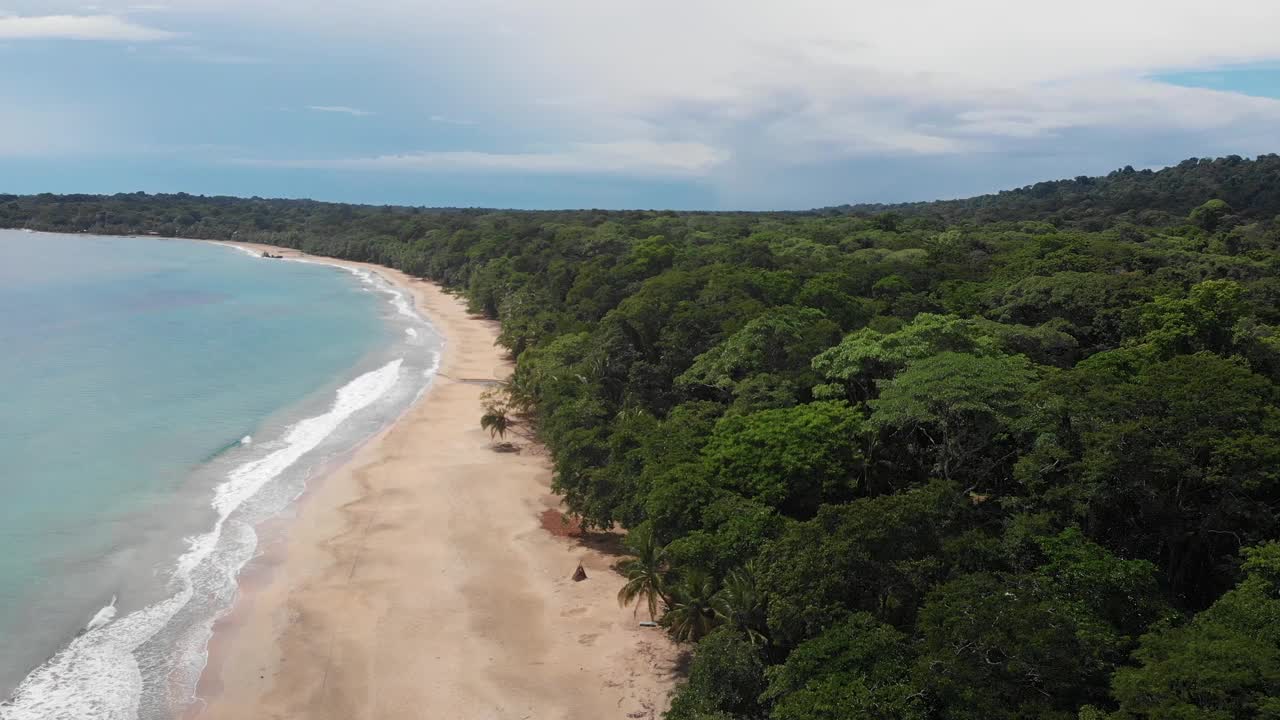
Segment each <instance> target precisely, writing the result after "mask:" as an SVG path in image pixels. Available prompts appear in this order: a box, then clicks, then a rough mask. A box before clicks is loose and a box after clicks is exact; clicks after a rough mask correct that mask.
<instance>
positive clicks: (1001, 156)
mask: <svg viewBox="0 0 1280 720" xmlns="http://www.w3.org/2000/svg"><path fill="white" fill-rule="evenodd" d="M1276 28H1280V3H1277V2H1274V0H1222V1H1221V2H1218V3H1206V2H1204V1H1203V0H1196V1H1195V2H1186V1H1184V0H1162V1H1159V2H1156V1H1154V0H1144V1H1142V2H1136V1H1133V0H1075V1H1074V2H1071V3H1037V2H1026V0H1017V1H1015V0H966V1H965V2H956V1H955V0H894V1H893V2H888V1H886V0H874V1H872V0H845V2H835V1H834V0H823V1H821V2H819V1H816V0H786V1H785V2H784V1H781V0H647V2H641V3H637V2H625V3H624V2H615V1H614V0H454V1H452V2H442V1H439V0H270V1H267V0H167V1H166V0H156V1H155V2H126V1H119V2H117V1H115V0H97V2H94V3H83V2H61V1H60V0H39V1H36V0H0V192H10V193H32V192H88V193H114V192H133V191H138V190H143V191H147V192H178V191H183V192H190V193H198V194H226V195H240V196H252V195H257V196H263V197H311V198H317V199H322V200H334V201H345V202H361V203H377V204H384V203H385V204H412V205H428V206H484V207H518V208H535V209H539V208H660V209H667V208H669V209H717V210H725V209H751V210H763V209H804V208H812V207H822V206H828V205H838V204H843V203H858V202H896V201H913V200H928V199H935V198H951V197H965V196H971V195H975V194H981V193H985V192H991V191H995V190H999V189H1003V188H1009V187H1017V186H1021V185H1025V184H1028V183H1032V182H1036V181H1039V180H1046V179H1056V178H1060V177H1074V176H1077V175H1094V174H1103V173H1106V172H1109V171H1111V170H1114V169H1116V168H1118V167H1122V166H1125V165H1132V166H1134V167H1138V168H1144V167H1161V166H1165V165H1170V164H1174V163H1177V162H1178V161H1180V160H1182V159H1185V158H1187V157H1213V156H1221V155H1228V154H1237V155H1243V156H1254V155H1257V154H1260V153H1270V152H1280V35H1278V34H1277V33H1276Z"/></svg>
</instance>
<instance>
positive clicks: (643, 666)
mask: <svg viewBox="0 0 1280 720" xmlns="http://www.w3.org/2000/svg"><path fill="white" fill-rule="evenodd" d="M244 247H249V248H251V249H254V250H256V251H261V250H263V249H266V247H265V246H254V245H244ZM271 249H272V250H273V252H279V253H280V254H283V255H286V256H296V255H298V253H296V252H295V251H291V250H285V249H279V248H271ZM312 259H315V260H317V261H323V262H332V263H334V264H349V265H358V266H360V267H364V268H366V269H370V270H373V271H375V272H377V273H379V274H380V275H382V276H383V277H385V278H387V279H388V280H390V281H392V282H394V283H396V284H397V285H399V286H401V287H404V288H407V289H408V290H410V291H411V292H412V293H413V296H414V298H415V302H416V304H417V308H418V309H419V311H420V312H422V313H423V314H425V315H426V316H427V317H428V318H429V319H430V320H431V322H432V323H434V324H435V325H436V327H437V328H438V329H439V330H440V331H441V332H442V333H443V334H444V335H445V337H446V342H447V344H446V347H445V351H444V356H443V358H442V361H441V366H440V374H439V376H438V377H437V378H436V380H435V382H434V385H433V386H432V388H431V389H430V390H429V391H428V392H427V393H426V394H425V395H424V396H423V397H422V398H421V399H420V400H419V401H418V403H417V404H416V405H414V406H413V407H412V408H411V409H410V410H409V411H408V412H407V413H406V414H405V415H404V416H403V417H402V418H401V419H400V420H399V421H398V422H397V423H395V424H394V425H393V426H392V427H391V428H389V429H388V430H386V431H385V432H383V433H382V434H380V435H379V436H378V437H376V438H374V439H373V440H371V441H370V442H368V443H367V444H366V445H365V446H364V447H362V448H361V449H360V450H359V451H357V452H356V454H355V455H354V456H353V457H352V459H351V460H350V461H349V462H348V463H347V464H346V465H344V466H343V467H341V468H339V469H337V470H336V471H335V472H333V473H332V474H330V475H328V476H327V477H325V478H324V479H322V480H320V481H318V482H316V483H315V486H314V487H313V488H311V489H309V490H308V492H307V494H306V495H304V497H303V498H302V499H300V500H299V502H298V504H297V505H296V506H295V508H294V511H293V513H292V517H288V518H284V519H281V520H280V521H277V522H276V523H275V524H274V527H273V528H266V529H264V532H263V536H264V542H263V544H262V547H260V555H259V557H257V558H255V560H254V561H252V562H251V563H250V565H249V566H248V567H247V568H246V570H245V572H244V573H243V574H242V576H241V593H240V598H239V599H238V600H237V603H236V606H235V608H234V609H233V610H232V611H231V613H230V614H229V615H228V616H227V617H226V618H224V619H223V620H221V621H220V622H219V623H218V625H217V626H216V628H215V631H214V637H213V640H212V642H211V644H210V657H209V665H208V667H207V668H206V669H205V673H204V675H203V676H202V678H201V681H200V686H199V688H198V690H197V695H198V696H199V697H200V698H201V702H200V703H197V704H196V705H195V706H193V707H192V709H191V712H190V713H188V716H189V717H196V718H199V720H267V719H276V718H290V719H293V718H307V719H315V720H319V719H327V718H332V719H333V720H364V719H368V720H375V719H376V720H395V719H397V718H406V719H407V718H413V719H414V720H420V719H422V718H439V719H441V720H456V719H469V718H476V719H484V720H494V719H502V718H513V719H515V720H525V719H528V720H533V719H535V718H566V719H574V720H576V719H578V718H581V719H583V720H598V719H602V718H656V717H659V716H660V715H661V714H662V712H663V711H664V710H665V708H666V706H667V696H668V694H669V692H670V689H671V687H672V685H673V683H674V680H675V663H676V657H677V651H676V648H675V647H674V646H673V645H672V644H671V643H670V642H669V641H668V640H667V638H666V637H665V635H664V634H663V633H662V631H661V630H658V629H655V628H640V627H639V626H638V624H637V619H647V618H643V617H641V618H636V617H634V616H633V614H632V610H631V609H623V608H619V607H618V605H617V601H616V599H615V597H616V594H617V591H618V589H619V588H620V587H621V585H622V582H623V581H622V578H621V577H620V576H619V575H618V574H617V573H616V572H614V571H613V570H612V566H613V564H614V563H615V562H617V560H618V559H619V558H618V557H617V556H616V555H614V554H612V553H611V552H610V549H609V548H610V545H611V544H610V542H608V541H609V540H610V539H611V538H610V537H608V536H603V537H600V536H597V537H595V538H592V542H584V541H583V540H582V539H581V538H575V537H572V536H571V535H572V533H566V532H563V531H559V532H556V531H557V530H561V528H560V527H558V525H559V523H558V522H546V518H555V519H558V511H557V510H556V509H557V508H558V499H557V498H556V497H555V496H553V495H551V494H550V490H549V483H550V468H549V462H548V460H547V458H546V456H545V453H544V452H543V450H542V448H541V447H540V446H538V445H537V444H536V443H534V442H532V441H531V440H529V439H528V438H522V437H515V438H511V437H510V436H509V437H508V439H514V440H515V442H516V444H518V445H519V446H520V448H521V451H520V452H518V453H509V452H498V451H496V450H494V449H493V443H492V441H491V440H490V438H489V435H488V433H486V432H484V431H482V430H481V429H480V426H479V418H480V415H481V397H480V396H481V393H482V392H483V391H484V390H485V385H484V383H483V382H476V381H490V380H493V379H498V378H504V377H506V376H507V375H508V374H509V373H510V371H511V365H510V363H509V362H507V361H505V360H504V359H503V351H502V350H501V349H500V348H499V347H497V346H495V345H494V340H495V338H496V336H497V325H496V324H495V323H493V322H490V321H486V320H483V319H479V318H476V317H474V316H471V315H469V314H468V313H467V311H466V308H465V305H464V303H463V302H462V301H461V300H460V299H458V298H456V297H453V296H451V295H449V294H446V293H445V292H443V291H442V290H441V289H440V288H439V287H437V286H435V285H433V284H430V283H427V282H423V281H419V280H416V279H412V278H409V277H408V276H405V275H403V274H402V273H399V272H396V271H393V270H388V269H386V268H382V267H377V266H370V265H361V264H359V263H340V262H339V261H332V260H328V259H325V258H312ZM544 515H545V517H544ZM544 526H545V527H544ZM548 528H550V530H551V531H549V530H548ZM566 535H570V536H569V537H566ZM272 538H274V539H272ZM579 562H581V563H582V565H583V567H584V568H585V569H586V572H587V575H588V579H587V580H586V581H583V582H574V581H573V580H572V579H571V576H572V575H573V573H574V570H575V569H576V568H577V566H578V563H579Z"/></svg>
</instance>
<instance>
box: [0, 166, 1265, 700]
mask: <svg viewBox="0 0 1280 720" xmlns="http://www.w3.org/2000/svg"><path fill="white" fill-rule="evenodd" d="M1277 214H1280V158H1277V157H1276V156H1265V157H1261V158H1258V159H1256V160H1243V159H1240V158H1225V159H1220V160H1189V161H1186V162H1184V163H1182V164H1180V165H1178V166H1176V167H1173V168H1170V169H1167V170H1163V171H1160V172H1150V171H1141V172H1139V171H1133V170H1132V169H1129V168H1126V169H1124V170H1120V171H1117V172H1116V173H1112V174H1111V175H1109V176H1107V177H1105V178H1092V179H1089V178H1078V179H1076V180H1069V181H1062V182H1056V183H1041V184H1038V185H1034V186H1031V187H1028V188H1023V189H1021V190H1017V191H1011V192H1007V193H1001V194H998V195H991V196H986V197H982V198H975V199H973V200H966V201H949V202H942V203H932V204H912V205H902V206H874V207H873V206H849V207H843V208H829V209H825V210H820V211H814V212H809V213H768V214H748V213H672V212H641V211H635V212H605V211H575V212H515V211H488V210H445V209H441V210H430V209H420V208H403V207H361V206H350V205H335V204H325V203H318V202H309V201H283V200H260V199H248V200H241V199H233V198H205V197H195V196H188V195H166V196H147V195H141V194H137V195H115V196H109V197H97V196H52V195H41V196H26V197H17V196H0V225H4V226H9V227H30V228H34V229H42V230H59V231H77V232H79V231H87V232H100V233H126V234H127V233H144V232H155V233H159V234H163V235H177V236H186V237H200V238H224V239H225V238H237V239H242V240H255V241H263V242H271V243H277V244H281V245H288V246H292V247H297V248H300V249H303V250H306V251H308V252H311V253H316V254H323V255H332V256H337V257H343V258H349V259H356V260H367V261H373V262H378V263H383V264H386V265H390V266H394V267H397V268H400V269H402V270H405V271H406V272H409V273H411V274H415V275H419V276H423V277H429V278H432V279H434V280H437V281H439V282H441V283H443V284H445V285H447V286H450V287H453V288H457V289H459V290H460V291H462V292H464V293H465V295H466V297H467V298H468V299H469V301H470V303H471V305H472V307H473V308H474V309H475V310H476V311H477V312H482V313H484V314H487V315H489V316H491V317H495V318H499V319H501V321H502V334H501V343H502V344H503V345H504V346H505V347H506V348H508V349H509V350H510V352H511V354H512V355H513V356H514V357H516V358H517V360H518V364H517V370H516V373H515V375H514V377H513V379H512V381H511V383H510V385H509V387H508V388H507V393H506V395H505V397H503V398H502V402H503V403H505V404H506V406H507V407H506V408H503V407H498V408H495V409H494V412H495V413H498V414H501V415H505V414H510V416H511V417H513V418H515V417H524V418H527V419H526V420H524V421H525V422H528V423H529V424H530V425H531V426H532V428H533V429H535V430H536V431H537V433H538V434H539V436H540V437H541V438H542V439H543V440H544V441H545V443H546V444H547V446H548V447H549V448H550V450H551V452H552V456H553V458H554V463H555V487H556V489H557V491H558V492H560V493H561V494H562V495H563V497H564V501H565V503H566V504H567V506H568V508H569V509H570V510H572V511H573V512H574V513H577V514H579V515H580V516H581V517H582V519H583V521H584V522H585V523H587V524H589V525H593V526H597V527H608V526H611V525H613V524H615V523H617V524H621V525H623V526H625V527H627V528H628V529H629V535H628V542H629V544H630V546H631V549H632V551H633V553H634V557H633V558H632V559H631V560H628V561H627V562H626V563H624V565H623V567H622V569H623V570H624V571H625V573H626V575H627V577H628V580H629V582H628V584H627V586H626V587H625V588H624V590H623V593H622V599H623V600H625V601H628V602H636V603H638V604H639V606H640V612H641V613H643V614H648V613H649V612H653V613H654V615H655V616H656V617H658V618H660V619H661V622H662V624H663V625H664V626H665V627H667V628H668V630H669V631H670V632H671V633H672V634H673V635H675V637H676V638H677V639H679V640H681V641H686V642H689V643H696V645H693V646H692V647H693V654H692V659H691V661H690V665H689V678H688V681H687V683H685V684H684V685H683V686H682V687H681V688H680V690H679V691H678V692H677V694H676V696H675V698H674V701H673V706H672V709H671V711H670V713H669V715H668V717H669V718H671V719H672V720H695V719H696V720H729V719H731V718H738V719H748V718H761V719H763V718H769V719H772V720H835V719H837V718H848V719H853V718H884V719H900V720H908V719H910V720H925V719H934V718H936V719H938V720H942V719H953V718H954V719H964V720H992V719H997V720H998V719H1000V718H1009V719H1015V718H1016V719H1019V720H1022V719H1031V718H1052V719H1062V720H1067V719H1069V718H1082V719H1090V720H1100V719H1102V718H1112V719H1113V720H1121V719H1125V720H1129V719H1137V718H1151V719H1154V718H1183V719H1190V718H1211V719H1214V720H1218V719H1223V720H1225V719H1229V718H1230V719H1234V718H1241V719H1243V718H1280V543H1277V542H1276V541H1277V540H1278V539H1280V409H1278V408H1280V405H1278V404H1277V403H1278V401H1280V392H1278V386H1277V381H1278V380H1280V334H1277V326H1280V272H1278V271H1280V253H1278V252H1277V250H1278V247H1280V222H1278V219H1277Z"/></svg>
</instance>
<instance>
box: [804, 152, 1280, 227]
mask: <svg viewBox="0 0 1280 720" xmlns="http://www.w3.org/2000/svg"><path fill="white" fill-rule="evenodd" d="M1277 187H1280V155H1260V156H1259V157H1258V158H1257V159H1256V160H1245V159H1243V158H1241V157H1240V156H1238V155H1231V156H1228V157H1224V158H1217V159H1209V158H1191V159H1189V160H1184V161H1182V162H1181V163H1178V164H1177V165H1175V166H1173V167H1169V168H1165V169H1163V170H1159V171H1153V170H1134V169H1133V168H1132V167H1124V168H1121V169H1120V170H1116V171H1115V172H1112V173H1110V174H1109V175H1106V176H1105V177H1084V176H1081V177H1077V178H1074V179H1071V180H1057V181H1053V182H1039V183H1036V184H1034V185H1028V186H1027V187H1023V188H1018V189H1016V190H1006V191H1004V192H1001V193H997V194H994V195H983V196H980V197H975V198H969V199H966V200H948V201H942V202H929V203H905V204H900V205H846V206H842V207H839V208H829V209H828V210H827V212H835V213H851V212H852V213H859V212H860V213H883V212H894V213H898V214H901V215H906V216H916V217H924V218H930V219H932V220H935V221H938V222H943V223H947V224H951V223H958V222H970V223H974V222H976V223H990V222H1002V221H1009V220H1043V221H1047V222H1052V223H1053V224H1054V225H1057V226H1060V227H1061V226H1068V227H1075V228H1079V229H1083V230H1102V229H1105V228H1107V227H1110V226H1112V225H1114V224H1116V223H1124V222H1128V223H1133V224H1137V225H1145V226H1161V225H1169V224H1175V223H1177V222H1179V221H1180V220H1181V219H1182V218H1184V217H1186V215H1187V213H1188V212H1190V211H1191V209H1192V208H1194V207H1196V206H1197V205H1199V204H1200V203H1202V202H1204V201H1205V198H1217V199H1219V200H1222V201H1224V202H1226V203H1228V204H1229V205H1230V206H1231V207H1232V208H1234V209H1235V212H1237V213H1238V214H1239V216H1240V217H1241V218H1243V219H1245V220H1251V221H1253V220H1271V219H1272V218H1274V217H1275V216H1276V215H1280V193H1277V192H1276V190H1275V189H1276V188H1277Z"/></svg>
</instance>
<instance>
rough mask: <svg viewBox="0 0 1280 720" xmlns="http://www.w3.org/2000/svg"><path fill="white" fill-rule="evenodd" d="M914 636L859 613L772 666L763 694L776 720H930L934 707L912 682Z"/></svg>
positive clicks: (797, 648) (763, 698)
mask: <svg viewBox="0 0 1280 720" xmlns="http://www.w3.org/2000/svg"><path fill="white" fill-rule="evenodd" d="M911 659H912V652H911V648H910V643H909V641H908V638H906V637H905V636H903V635H902V633H900V632H898V631H897V630H894V629H893V628H892V627H889V626H888V625H884V624H882V623H879V622H877V621H876V620H875V619H874V618H873V617H872V616H871V615H869V614H867V613H855V614H852V615H850V616H848V617H847V618H846V619H845V620H843V621H841V622H838V623H836V624H834V625H832V626H831V627H830V628H829V629H827V630H826V631H825V632H823V633H822V634H821V635H819V636H818V637H815V638H813V639H811V640H807V641H805V642H803V643H801V644H800V645H799V646H797V647H796V649H795V650H793V651H792V652H791V654H790V655H788V656H787V660H786V662H785V663H783V664H781V665H777V666H774V667H772V668H770V669H769V673H768V678H769V685H768V688H767V689H766V690H765V692H764V693H763V694H762V696H761V699H762V700H764V701H765V702H775V703H776V704H775V705H774V706H773V712H772V714H771V715H770V717H771V718H773V720H810V719H812V720H856V719H860V718H868V717H872V718H884V719H885V720H924V719H925V718H927V717H928V712H927V710H928V707H927V705H926V703H925V700H924V695H923V693H921V692H920V690H919V688H917V687H916V686H915V685H913V684H912V683H911V680H910V674H911V669H910V663H911Z"/></svg>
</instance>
